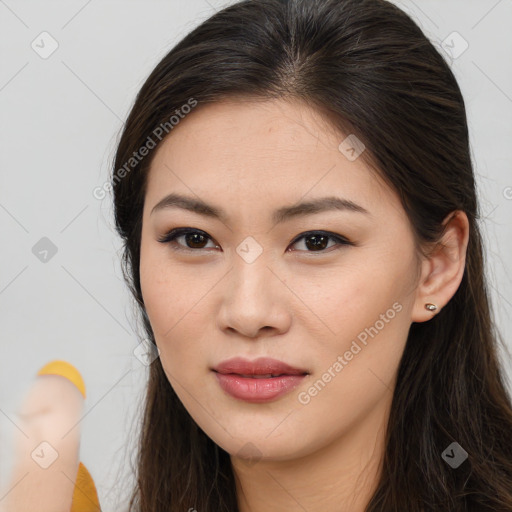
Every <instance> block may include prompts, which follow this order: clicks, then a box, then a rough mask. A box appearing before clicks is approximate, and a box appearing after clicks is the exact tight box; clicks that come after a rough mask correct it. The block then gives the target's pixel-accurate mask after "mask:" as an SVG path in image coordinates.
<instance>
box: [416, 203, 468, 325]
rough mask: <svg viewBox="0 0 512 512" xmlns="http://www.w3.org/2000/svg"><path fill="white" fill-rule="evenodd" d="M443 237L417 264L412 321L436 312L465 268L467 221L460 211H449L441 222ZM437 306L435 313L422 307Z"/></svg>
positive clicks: (449, 296) (448, 299)
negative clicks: (443, 227) (418, 275)
mask: <svg viewBox="0 0 512 512" xmlns="http://www.w3.org/2000/svg"><path fill="white" fill-rule="evenodd" d="M443 226H445V231H444V234H443V236H442V238H441V240H440V242H439V244H436V246H435V248H434V249H433V250H432V252H431V253H430V254H429V255H428V257H426V258H425V259H424V260H423V261H422V263H421V277H420V279H419V282H418V285H417V289H416V300H415V303H414V307H413V310H412V316H411V320H412V321H413V322H426V321H428V320H430V319H431V318H432V317H433V316H434V315H435V314H437V313H439V311H440V310H441V308H442V307H444V306H445V305H446V304H447V303H448V302H449V301H450V299H451V298H452V297H453V296H454V295H455V292H456V291H457V289H458V288H459V286H460V283H461V281H462V276H463V275H464V268H465V266H466V249H467V246H468V239H469V221H468V218H467V216H466V214H465V213H464V212H463V211H461V210H456V211H454V212H451V213H450V214H449V215H448V216H447V217H446V218H445V219H444V221H443ZM427 303H431V304H435V305H436V306H437V309H436V310H435V311H429V310H428V309H426V307H425V304H427Z"/></svg>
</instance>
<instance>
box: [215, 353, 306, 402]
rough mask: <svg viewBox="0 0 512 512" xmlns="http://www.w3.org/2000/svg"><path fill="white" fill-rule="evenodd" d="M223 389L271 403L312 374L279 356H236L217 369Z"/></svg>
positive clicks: (248, 400) (242, 396) (239, 395)
mask: <svg viewBox="0 0 512 512" xmlns="http://www.w3.org/2000/svg"><path fill="white" fill-rule="evenodd" d="M213 370H214V371H215V372H216V373H215V376H216V377H217V380H218V382H219V384H220V386H221V388H222V389H223V390H224V391H225V392H226V393H228V394H229V395H231V396H233V397H234V398H238V399H241V400H245V401H247V402H267V401H269V400H273V399H274V398H277V397H279V396H282V395H283V394H285V393H287V392H288V391H291V390H292V389H293V388H295V387H296V386H298V385H299V384H300V382H301V381H302V380H303V379H304V377H305V376H306V375H308V374H309V373H308V372H307V370H304V369H301V368H294V367H293V366H290V365H288V364H286V363H284V362H282V361H278V360H277V359H271V358H267V357H261V358H259V359H255V360H254V361H249V360H248V359H243V358H241V357H235V358H233V359H228V360H227V361H223V362H222V363H220V364H219V365H218V366H216V367H215V368H213Z"/></svg>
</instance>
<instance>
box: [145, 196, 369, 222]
mask: <svg viewBox="0 0 512 512" xmlns="http://www.w3.org/2000/svg"><path fill="white" fill-rule="evenodd" d="M168 208H181V209H184V210H188V211H191V212H194V213H197V214H199V215H204V216H206V217H211V218H214V219H219V220H220V221H222V222H223V223H226V222H227V219H228V216H227V214H226V212H225V211H224V210H222V208H218V207H216V206H213V205H211V204H208V203H206V202H204V201H202V200H201V199H197V198H194V197H188V196H183V195H180V194H176V193H173V194H169V195H167V196H165V197H164V198H163V199H162V200H161V201H159V202H158V203H157V204H156V205H155V206H154V207H153V209H152V210H151V213H150V215H153V213H154V212H157V211H160V210H165V209H168ZM331 210H341V211H349V212H357V213H363V214H366V215H371V214H370V212H369V211H368V210H367V209H366V208H363V207H362V206H360V205H358V204H357V203H354V202H353V201H350V200H349V199H344V198H341V197H336V196H328V197H320V198H317V199H312V200H310V201H305V202H302V203H299V204H295V205H292V206H284V207H282V208H279V209H277V210H275V211H274V213H273V215H272V220H273V222H274V224H279V223H282V222H286V221H288V220H290V219H293V218H297V217H304V216H306V215H311V214H314V213H319V212H325V211H331Z"/></svg>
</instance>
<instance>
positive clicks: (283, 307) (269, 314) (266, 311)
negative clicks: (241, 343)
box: [218, 257, 293, 338]
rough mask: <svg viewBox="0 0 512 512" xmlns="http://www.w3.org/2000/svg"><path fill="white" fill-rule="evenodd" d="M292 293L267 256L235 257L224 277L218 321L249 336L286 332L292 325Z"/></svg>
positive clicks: (226, 327)
mask: <svg viewBox="0 0 512 512" xmlns="http://www.w3.org/2000/svg"><path fill="white" fill-rule="evenodd" d="M292 295H293V294H292V293H291V292H290V291H289V290H288V288H287V287H286V285H285V284H284V283H283V282H282V278H280V276H278V275H277V274H276V272H275V271H274V270H273V269H271V268H270V267H269V266H268V263H267V261H266V260H265V259H264V258H262V257H260V258H258V259H257V260H256V261H254V262H252V263H247V262H245V261H243V260H242V259H240V260H239V261H235V262H234V264H233V267H232V268H231V270H230V271H229V272H228V275H227V276H226V279H225V280H224V289H223V290H222V297H223V300H222V303H221V307H220V311H219V315H218V325H219V327H220V329H221V330H223V331H227V332H231V334H233V333H234V332H236V333H238V334H239V335H240V336H243V337H246V338H261V337H264V336H271V335H277V334H282V333H284V332H286V331H287V330H288V329H289V327H290V323H291V312H290V309H289V307H288V305H289V304H290V300H291V296H292Z"/></svg>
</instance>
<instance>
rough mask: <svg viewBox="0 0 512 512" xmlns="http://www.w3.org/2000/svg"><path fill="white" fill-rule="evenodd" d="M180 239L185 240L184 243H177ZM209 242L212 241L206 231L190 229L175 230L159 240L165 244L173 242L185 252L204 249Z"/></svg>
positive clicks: (178, 248)
mask: <svg viewBox="0 0 512 512" xmlns="http://www.w3.org/2000/svg"><path fill="white" fill-rule="evenodd" d="M180 238H183V239H184V243H177V240H178V239H180ZM208 240H211V238H210V237H209V236H208V235H207V234H206V233H205V232H204V231H200V230H197V229H190V228H177V229H173V230H171V231H169V233H167V234H165V235H164V236H163V237H160V238H159V239H158V241H159V242H160V243H163V244H166V243H171V242H172V243H173V244H174V245H175V246H178V247H176V249H177V250H184V251H186V250H192V251H194V250H199V249H204V248H205V244H206V243H207V242H208Z"/></svg>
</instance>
